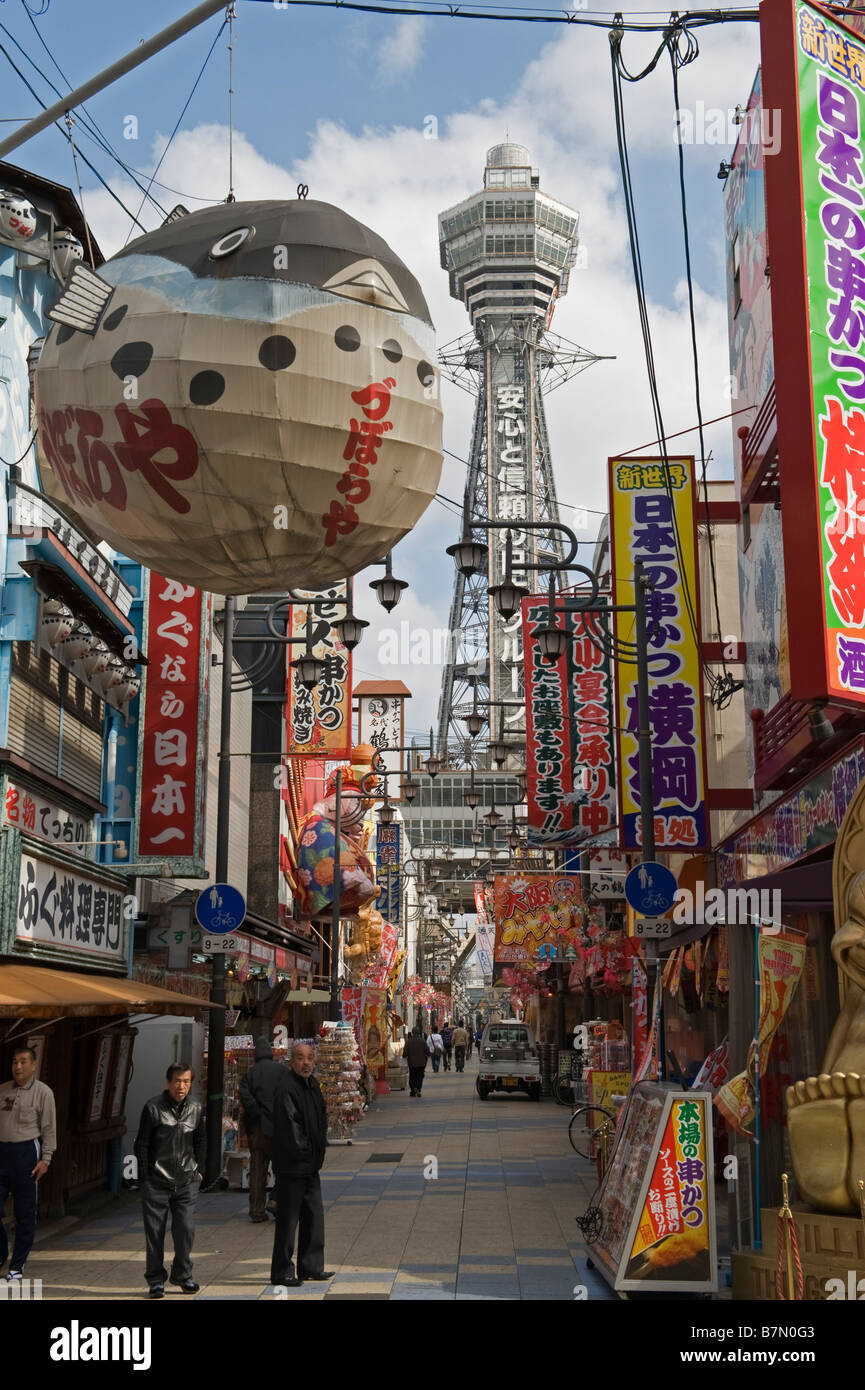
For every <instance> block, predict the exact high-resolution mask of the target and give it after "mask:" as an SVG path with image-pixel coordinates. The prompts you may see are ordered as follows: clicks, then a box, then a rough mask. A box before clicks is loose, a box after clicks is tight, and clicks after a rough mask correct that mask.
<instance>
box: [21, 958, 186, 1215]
mask: <svg viewBox="0 0 865 1390" xmlns="http://www.w3.org/2000/svg"><path fill="white" fill-rule="evenodd" d="M12 960H13V962H14V963H7V962H9V961H10V957H9V956H8V955H7V956H6V957H5V958H4V962H2V963H0V1055H2V1070H3V1076H4V1079H6V1078H8V1076H9V1075H10V1071H9V1068H10V1065H11V1061H12V1055H13V1053H14V1050H15V1047H16V1046H22V1045H26V1046H28V1047H32V1048H33V1049H34V1050H35V1052H36V1059H37V1076H38V1077H39V1079H40V1080H42V1081H44V1082H45V1083H46V1085H48V1086H50V1088H51V1090H52V1091H53V1092H54V1097H55V1101H56V1105H57V1153H56V1156H55V1158H54V1161H53V1162H52V1164H51V1167H50V1168H49V1170H48V1173H47V1174H46V1175H45V1178H44V1180H43V1181H42V1183H40V1188H39V1200H40V1204H41V1206H42V1208H43V1211H45V1212H48V1213H56V1214H63V1213H64V1212H65V1211H66V1209H67V1206H68V1204H69V1202H70V1201H74V1200H75V1199H76V1198H79V1197H81V1196H82V1195H83V1194H85V1193H87V1192H89V1191H92V1190H96V1189H99V1188H105V1187H108V1188H109V1189H110V1190H111V1191H117V1190H118V1189H119V1185H120V1176H121V1157H122V1153H123V1151H124V1145H123V1143H122V1142H121V1141H122V1140H123V1136H124V1133H125V1130H126V1122H125V1109H126V1092H127V1087H128V1085H129V1078H130V1074H131V1070H132V1063H133V1045H134V1039H135V1037H136V1035H137V1030H136V1028H135V1027H133V1026H131V1024H130V1018H132V1017H134V1016H136V1015H153V1014H178V1015H187V1016H188V1015H193V1016H194V1015H196V1014H197V1013H199V1012H200V1011H206V1005H205V1004H204V1003H203V1002H202V1001H201V1000H198V999H196V998H193V997H190V996H188V995H185V994H181V993H175V992H173V991H168V990H163V989H160V988H158V987H155V986H148V985H145V984H142V983H140V982H138V981H135V980H127V979H121V978H118V977H116V976H112V975H107V974H102V975H98V974H95V973H90V974H78V973H76V972H73V971H66V970H57V969H48V968H46V967H43V966H36V965H32V964H29V963H28V964H21V963H19V962H18V961H17V960H15V959H14V957H13V958H12Z"/></svg>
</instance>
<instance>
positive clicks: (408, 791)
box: [402, 777, 420, 806]
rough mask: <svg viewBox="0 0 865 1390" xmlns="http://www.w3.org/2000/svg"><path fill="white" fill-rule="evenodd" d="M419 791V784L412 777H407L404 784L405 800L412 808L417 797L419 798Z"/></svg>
mask: <svg viewBox="0 0 865 1390" xmlns="http://www.w3.org/2000/svg"><path fill="white" fill-rule="evenodd" d="M419 790H420V787H419V784H418V783H417V782H413V781H412V779H411V778H410V777H406V779H405V781H404V782H403V784H402V794H403V800H404V801H406V802H408V804H409V806H410V805H411V803H412V802H413V801H414V799H415V797H416V796H417V794H418V791H419Z"/></svg>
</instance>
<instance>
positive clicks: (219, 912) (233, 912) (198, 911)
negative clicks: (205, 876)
mask: <svg viewBox="0 0 865 1390" xmlns="http://www.w3.org/2000/svg"><path fill="white" fill-rule="evenodd" d="M195 915H196V917H197V918H198V921H199V924H200V925H201V926H202V927H203V928H204V930H205V931H206V932H209V933H210V935H211V936H220V935H222V934H223V933H224V932H230V931H236V930H237V928H238V927H239V926H240V924H241V922H242V921H243V919H244V917H245V916H246V900H245V898H244V896H243V894H242V893H241V892H240V891H239V889H237V888H232V886H231V884H230V883H214V884H212V885H211V887H210V888H202V890H201V892H200V893H199V895H198V898H197V900H196V903H195Z"/></svg>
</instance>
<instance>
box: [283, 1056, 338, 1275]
mask: <svg viewBox="0 0 865 1390" xmlns="http://www.w3.org/2000/svg"><path fill="white" fill-rule="evenodd" d="M314 1069H315V1052H314V1050H313V1048H312V1047H311V1046H309V1044H307V1043H296V1044H295V1045H294V1047H293V1048H292V1050H291V1061H290V1064H289V1068H288V1070H287V1071H286V1073H285V1076H283V1077H282V1078H281V1079H280V1082H279V1085H278V1086H277V1088H276V1093H275V1095H274V1098H273V1146H272V1162H273V1171H274V1173H275V1174H276V1230H275V1231H274V1239H273V1256H272V1259H271V1266H270V1282H271V1284H276V1285H287V1286H288V1287H289V1288H297V1287H299V1285H300V1284H302V1283H303V1282H304V1280H305V1279H311V1280H314V1281H318V1280H323V1279H332V1278H333V1270H327V1269H325V1268H324V1207H323V1205H322V1201H321V1180H320V1178H319V1176H318V1175H319V1171H320V1169H321V1166H322V1164H323V1163H324V1151H325V1149H326V1148H327V1111H326V1109H325V1104H324V1097H323V1096H322V1094H321V1088H320V1086H319V1084H318V1082H317V1081H316V1079H315V1077H314V1076H313V1074H312V1073H313V1071H314ZM298 1226H299V1227H300V1233H299V1236H298V1242H297V1269H296V1270H295V1264H294V1242H295V1236H296V1235H297V1233H298Z"/></svg>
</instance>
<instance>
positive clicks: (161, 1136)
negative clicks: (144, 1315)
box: [135, 1062, 207, 1298]
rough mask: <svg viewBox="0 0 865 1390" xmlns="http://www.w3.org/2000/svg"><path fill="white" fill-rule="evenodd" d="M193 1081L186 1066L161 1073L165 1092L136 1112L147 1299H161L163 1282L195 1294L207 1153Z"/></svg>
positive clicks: (191, 1074) (174, 1064)
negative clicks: (169, 1248) (170, 1254)
mask: <svg viewBox="0 0 865 1390" xmlns="http://www.w3.org/2000/svg"><path fill="white" fill-rule="evenodd" d="M194 1079H195V1076H194V1073H193V1070H192V1068H191V1067H189V1066H187V1065H186V1063H185V1062H173V1063H172V1064H171V1066H170V1067H169V1068H168V1071H167V1072H166V1073H165V1080H166V1083H167V1085H166V1089H165V1090H164V1091H163V1092H162V1094H161V1095H158V1096H153V1098H152V1099H151V1100H149V1101H148V1102H147V1104H146V1105H145V1107H144V1109H143V1110H142V1112H141V1122H140V1124H139V1126H138V1135H137V1137H136V1140H135V1157H136V1158H137V1160H138V1175H139V1178H140V1180H141V1200H142V1206H143V1209H144V1239H145V1243H146V1246H147V1266H146V1269H145V1272H144V1277H145V1279H146V1280H147V1284H148V1288H149V1289H150V1297H151V1298H163V1297H164V1295H165V1282H166V1277H168V1278H169V1279H170V1282H171V1283H172V1284H177V1285H178V1286H179V1287H180V1288H181V1289H182V1290H183V1292H184V1293H198V1290H199V1288H200V1285H199V1284H197V1283H196V1282H195V1280H194V1279H193V1277H192V1244H193V1241H194V1239H195V1204H196V1202H197V1200H198V1193H199V1189H200V1187H201V1174H202V1170H203V1168H204V1160H205V1156H206V1153H207V1129H206V1127H205V1123H204V1113H203V1111H202V1106H201V1101H200V1100H197V1099H196V1098H195V1097H194V1096H191V1095H190V1094H189V1092H190V1088H191V1086H192V1082H193V1080H194ZM169 1214H170V1215H171V1239H172V1241H173V1242H174V1259H173V1260H172V1263H171V1274H170V1276H166V1271H165V1230H166V1227H167V1225H168V1217H169Z"/></svg>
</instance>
